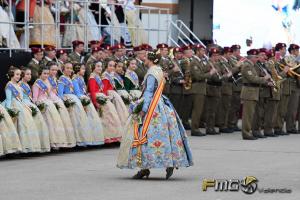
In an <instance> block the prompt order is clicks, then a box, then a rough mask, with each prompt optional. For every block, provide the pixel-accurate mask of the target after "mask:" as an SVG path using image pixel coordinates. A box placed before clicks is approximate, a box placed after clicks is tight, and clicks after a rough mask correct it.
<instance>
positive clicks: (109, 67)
mask: <svg viewBox="0 0 300 200" xmlns="http://www.w3.org/2000/svg"><path fill="white" fill-rule="evenodd" d="M115 65H116V63H115V61H114V60H112V59H108V60H107V61H106V69H105V72H104V73H103V74H102V82H103V93H104V94H106V95H108V96H110V97H112V103H113V104H114V105H115V107H116V110H117V113H118V115H119V118H120V120H121V122H122V125H125V123H126V121H127V119H128V116H129V113H128V109H127V107H126V105H125V104H124V102H123V100H122V98H121V96H120V95H119V94H118V93H117V92H116V90H115V89H116V86H115V82H114V73H115Z"/></svg>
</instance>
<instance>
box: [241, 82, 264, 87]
mask: <svg viewBox="0 0 300 200" xmlns="http://www.w3.org/2000/svg"><path fill="white" fill-rule="evenodd" d="M243 85H244V86H247V87H260V85H259V84H257V83H244V84H243Z"/></svg>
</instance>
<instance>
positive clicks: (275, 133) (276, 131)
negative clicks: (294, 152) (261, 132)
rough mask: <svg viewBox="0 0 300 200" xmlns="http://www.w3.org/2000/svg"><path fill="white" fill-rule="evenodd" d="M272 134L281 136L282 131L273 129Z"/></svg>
mask: <svg viewBox="0 0 300 200" xmlns="http://www.w3.org/2000/svg"><path fill="white" fill-rule="evenodd" d="M274 135H276V136H281V135H283V134H282V131H281V130H275V131H274Z"/></svg>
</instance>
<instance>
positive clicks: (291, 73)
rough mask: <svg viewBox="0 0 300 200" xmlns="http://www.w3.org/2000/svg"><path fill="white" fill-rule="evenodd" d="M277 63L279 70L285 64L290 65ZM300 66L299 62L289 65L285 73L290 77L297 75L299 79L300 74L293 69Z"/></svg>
mask: <svg viewBox="0 0 300 200" xmlns="http://www.w3.org/2000/svg"><path fill="white" fill-rule="evenodd" d="M278 64H279V67H280V69H281V70H283V69H284V68H285V67H286V66H288V67H290V66H289V65H284V64H281V63H278ZM299 67H300V64H298V65H296V66H295V67H290V69H289V71H288V72H287V74H288V75H289V76H290V77H294V76H295V77H297V78H299V79H300V74H298V73H296V72H295V71H294V70H296V69H298V68H299Z"/></svg>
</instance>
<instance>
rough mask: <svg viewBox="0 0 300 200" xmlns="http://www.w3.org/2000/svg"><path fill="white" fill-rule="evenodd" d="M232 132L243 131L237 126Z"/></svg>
mask: <svg viewBox="0 0 300 200" xmlns="http://www.w3.org/2000/svg"><path fill="white" fill-rule="evenodd" d="M232 130H233V131H234V132H239V131H241V129H240V128H239V127H237V126H236V127H233V128H232Z"/></svg>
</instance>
